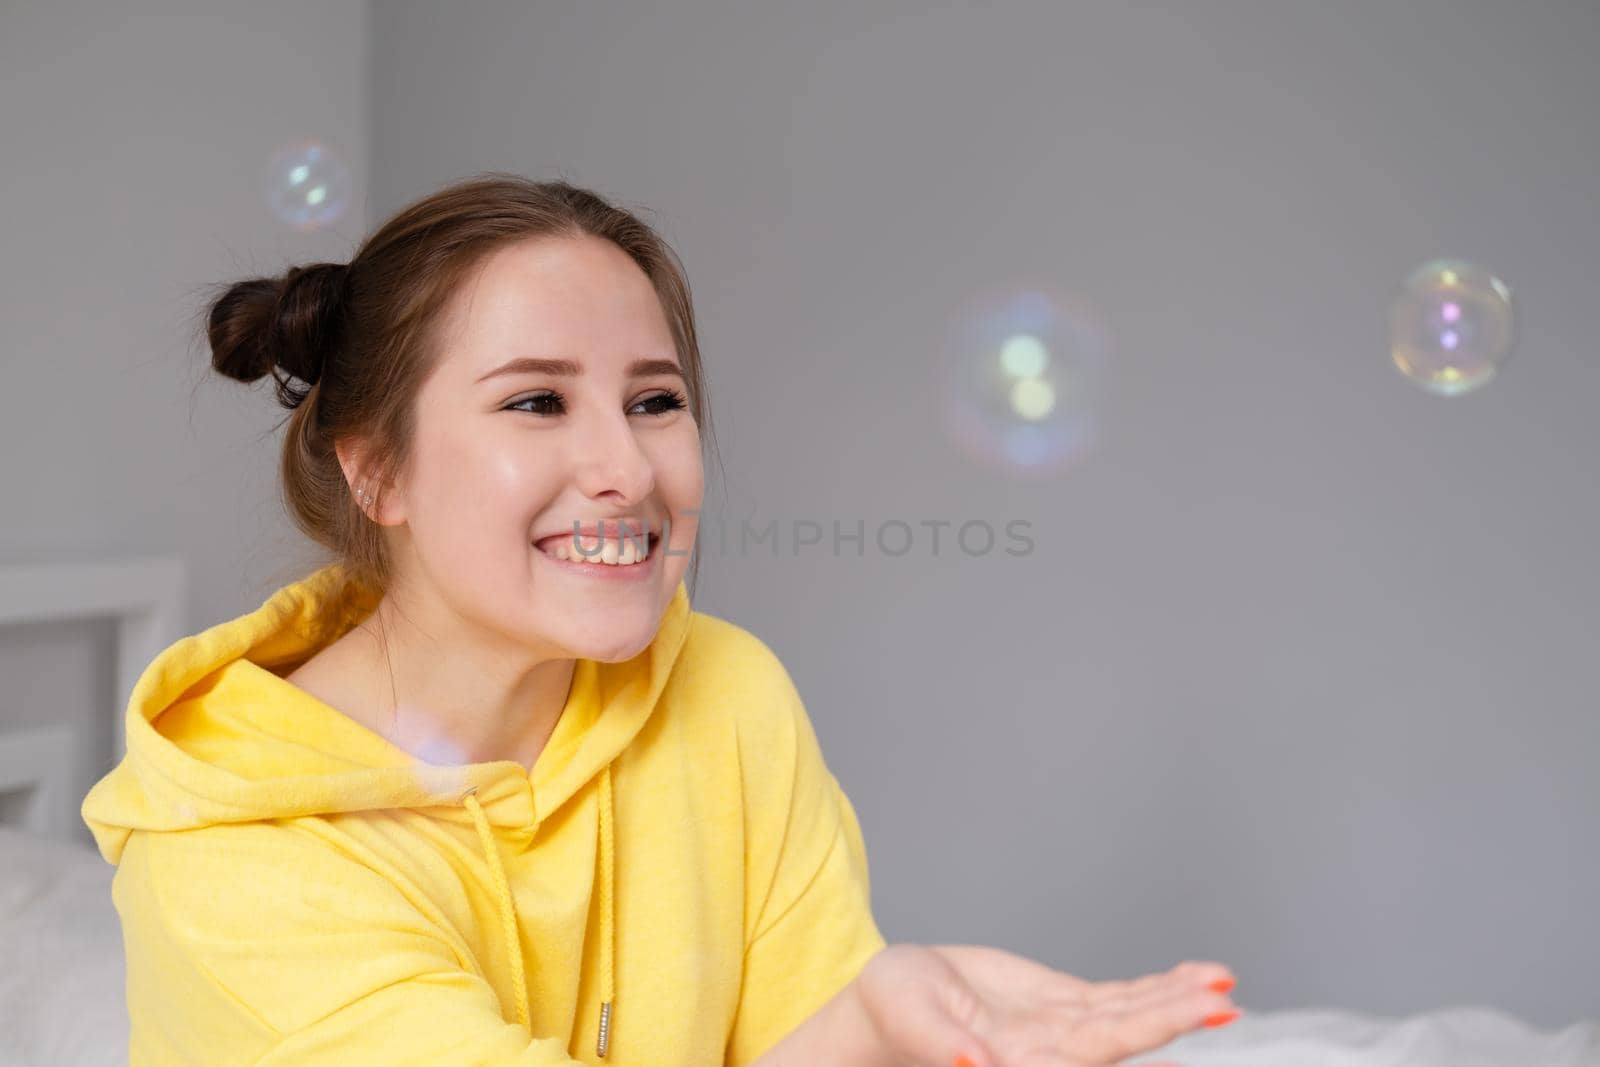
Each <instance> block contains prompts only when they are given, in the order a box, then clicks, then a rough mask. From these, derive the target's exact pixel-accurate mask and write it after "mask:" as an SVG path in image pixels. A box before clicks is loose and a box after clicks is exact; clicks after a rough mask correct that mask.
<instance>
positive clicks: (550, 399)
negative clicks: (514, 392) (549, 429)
mask: <svg viewBox="0 0 1600 1067" xmlns="http://www.w3.org/2000/svg"><path fill="white" fill-rule="evenodd" d="M524 404H533V405H535V406H534V407H532V408H525V407H523V406H522V405H524ZM550 404H555V405H557V406H560V405H562V404H564V401H563V400H562V398H561V394H560V393H539V394H537V395H535V396H525V397H523V398H522V399H521V400H518V401H515V402H513V403H511V404H508V405H506V410H507V411H526V412H528V413H529V414H530V415H553V414H555V412H553V411H551V410H550V409H549V406H548V405H550Z"/></svg>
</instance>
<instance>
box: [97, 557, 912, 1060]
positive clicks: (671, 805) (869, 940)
mask: <svg viewBox="0 0 1600 1067" xmlns="http://www.w3.org/2000/svg"><path fill="white" fill-rule="evenodd" d="M377 602H378V596H377V594H376V593H375V592H374V591H373V590H372V589H370V588H368V587H366V586H363V585H360V584H358V583H356V582H354V581H353V580H351V579H350V578H349V577H348V575H347V572H345V571H344V570H343V569H342V568H341V567H340V566H339V565H337V564H335V565H332V566H328V567H325V568H323V569H321V570H318V571H316V572H315V573H313V574H311V575H309V576H307V577H306V578H304V579H302V580H300V581H297V582H295V583H293V584H290V585H288V586H285V587H284V588H282V589H280V590H279V591H278V592H277V593H275V594H274V595H273V596H272V597H270V598H269V599H268V600H267V601H266V602H265V603H264V604H262V606H261V607H260V608H259V609H257V610H255V611H253V612H250V613H249V614H247V615H243V616H240V617H239V618H237V619H233V620H231V621H229V622H225V623H221V624H219V625H217V626H214V627H212V628H211V629H209V630H206V631H204V632H202V633H199V634H196V635H194V636H191V637H186V638H184V639H182V640H180V641H178V642H176V643H174V644H173V645H172V646H171V647H169V648H167V649H166V650H165V651H163V652H162V653H161V654H160V655H159V656H158V657H157V658H156V659H155V660H154V661H153V662H152V663H151V664H150V666H149V667H148V668H146V669H145V671H144V673H143V675H142V676H141V677H140V678H139V681H138V684H137V685H136V686H135V687H134V690H133V694H132V697H131V699H130V701H129V706H128V711H127V739H128V751H127V755H126V756H125V757H124V758H123V759H122V761H121V763H120V764H119V765H118V766H117V767H116V768H114V769H113V770H112V771H111V772H110V773H108V774H107V775H106V776H105V777H104V778H102V779H101V780H100V781H99V782H97V783H96V784H95V786H94V787H93V788H92V789H91V790H90V791H89V793H88V795H87V796H86V797H85V799H84V802H83V808H82V815H83V818H84V821H85V822H86V823H87V824H88V826H89V828H90V829H91V830H92V831H93V833H94V836H95V840H96V842H97V843H98V846H99V849H100V853H101V855H102V856H104V857H105V859H106V860H107V861H108V862H110V863H113V864H116V865H117V871H116V874H115V877H114V879H113V881H112V899H113V901H114V903H115V905H116V908H117V913H118V915H119V916H120V919H121V923H122V931H123V939H124V948H125V950H126V958H127V968H128V969H127V1003H128V1012H129V1016H130V1021H131V1023H132V1033H131V1039H130V1048H129V1062H130V1067H157V1065H159V1067H169V1065H176V1064H206V1065H228V1067H232V1065H240V1067H244V1065H251V1067H287V1065H294V1067H313V1065H322V1064H330V1065H331V1064H339V1065H341V1067H345V1065H350V1064H366V1063H371V1064H382V1065H385V1067H398V1065H402V1064H417V1065H423V1064H426V1065H428V1067H467V1065H475V1067H490V1065H504V1067H512V1065H520V1067H538V1065H550V1064H574V1063H580V1062H581V1063H588V1064H597V1063H601V1062H604V1063H610V1064H615V1065H617V1067H715V1065H726V1067H743V1065H745V1064H749V1063H750V1062H752V1061H753V1060H755V1059H756V1058H757V1057H758V1056H760V1055H761V1054H762V1053H763V1052H765V1051H766V1050H767V1049H768V1048H770V1047H771V1046H772V1045H774V1044H776V1043H777V1042H778V1041H779V1040H780V1039H781V1038H782V1037H783V1036H784V1035H785V1034H787V1033H788V1032H789V1031H791V1030H793V1029H794V1028H795V1027H796V1026H798V1025H799V1024H800V1023H801V1022H802V1021H803V1020H804V1019H805V1018H807V1017H808V1016H809V1015H811V1014H812V1013H814V1012H815V1011H816V1010H817V1009H818V1008H820V1007H821V1006H822V1005H823V1004H824V1003H825V1002H826V1001H827V1000H829V999H830V998H831V997H832V996H833V995H834V993H836V992H837V991H838V990H839V989H841V988H843V987H844V986H845V985H847V984H848V983H849V982H850V981H851V980H852V979H853V978H854V977H855V976H856V974H857V973H858V972H859V971H860V969H861V967H862V965H863V964H864V963H865V962H866V961H867V959H868V958H869V957H871V956H872V955H873V954H874V953H875V952H877V951H878V950H879V949H880V948H882V947H883V946H884V939H883V937H882V935H881V934H880V933H879V931H878V928H877V925H876V923H875V922H874V919H873V915H872V911H871V903H870V897H871V892H870V888H869V882H868V875H867V856H866V849H865V846H864V842H863V839H862V834H861V830H860V826H859V824H858V823H857V821H856V815H855V812H854V810H853V809H852V807H851V804H850V801H849V800H848V798H847V797H846V796H845V794H844V792H843V790H842V789H841V788H840V786H839V782H838V780H837V779H836V778H835V777H834V776H833V775H832V773H830V771H829V770H828V768H827V765H826V764H825V763H824V761H823V757H822V752H821V750H820V748H819V746H818V742H817V737H816V734H815V732H814V731H813V728H812V724H811V722H810V720H809V718H808V717H807V714H806V710H805V707H804V705H803V704H802V703H801V700H800V697H799V695H798V693H797V692H796V690H795V688H794V685H793V684H792V681H791V679H790V677H789V675H788V673H787V672H786V671H785V669H784V667H783V666H782V664H781V663H780V662H779V660H778V659H777V657H776V656H775V655H774V654H773V652H772V651H771V650H770V649H769V648H768V647H767V646H766V645H765V644H764V643H762V641H761V640H760V639H759V638H757V637H755V636H754V635H753V634H751V633H749V632H748V631H746V630H744V629H742V628H740V627H738V626H736V625H734V624H733V623H730V622H727V621H725V620H722V619H719V618H716V617H714V616H710V615H706V614H704V613H701V612H697V611H693V610H692V609H691V608H690V606H689V596H688V592H687V590H686V588H685V586H684V585H683V583H681V582H680V583H679V585H678V589H677V591H676V593H675V594H674V596H673V600H672V602H671V604H670V605H669V607H668V608H667V610H666V612H665V614H664V615H663V618H662V621H661V626H660V629H659V631H658V632H657V634H656V636H655V638H654V639H653V640H652V642H651V644H650V645H649V646H648V647H647V648H646V649H645V650H644V651H642V652H641V653H639V655H637V656H635V657H634V658H633V659H631V660H628V661H627V662H625V663H617V664H607V663H599V662H596V661H592V660H579V661H578V663H577V666H576V670H575V672H574V676H573V680H572V687H571V690H570V692H569V694H568V697H567V701H566V704H565V706H564V707H563V710H562V713H561V717H560V719H559V720H558V721H557V724H556V727H555V731H554V733H553V734H552V735H551V737H550V739H549V741H548V743H547V744H546V746H545V748H544V749H543V751H542V752H541V753H540V755H539V758H538V760H537V761H536V762H535V764H534V766H533V770H532V772H531V773H530V772H529V770H528V769H527V768H526V767H525V766H523V765H521V764H518V763H516V762H514V761H511V760H503V761H496V762H489V763H473V764H469V765H464V766H442V765H440V766H436V765H434V764H431V763H427V762H423V761H420V760H418V759H417V758H415V757H413V756H411V755H410V754H408V753H407V752H406V751H404V750H402V749H400V748H398V747H397V746H395V745H394V744H392V743H391V742H389V741H388V740H386V739H385V738H383V737H381V736H380V735H378V734H376V733H373V732H372V731H371V730H368V729H367V728H366V727H364V726H362V725H360V724H359V723H357V722H356V721H355V720H354V719H351V718H349V717H348V716H346V715H344V714H342V713H340V712H338V711H336V710H334V709H333V708H331V707H329V706H328V705H326V704H324V703H322V702H321V701H319V700H317V699H316V698H314V697H313V696H311V695H310V694H309V693H308V692H306V691H305V690H303V689H300V688H299V687H298V686H295V685H293V684H291V683H290V682H287V681H285V680H284V678H283V676H284V675H286V674H288V673H289V672H290V671H292V670H293V669H295V668H296V667H297V666H299V665H300V664H301V663H302V662H304V661H305V660H306V659H307V658H309V657H310V656H311V655H312V654H313V653H314V652H316V651H317V650H318V649H320V648H322V647H324V646H325V645H327V644H328V643H330V642H332V641H333V640H335V639H336V638H338V637H339V636H341V635H342V634H344V633H345V632H346V631H347V630H349V629H350V628H351V627H352V626H354V625H355V624H356V623H357V622H359V621H360V620H361V619H363V618H364V617H365V616H366V615H367V614H368V613H370V612H371V611H372V609H373V608H374V607H375V606H376V604H377Z"/></svg>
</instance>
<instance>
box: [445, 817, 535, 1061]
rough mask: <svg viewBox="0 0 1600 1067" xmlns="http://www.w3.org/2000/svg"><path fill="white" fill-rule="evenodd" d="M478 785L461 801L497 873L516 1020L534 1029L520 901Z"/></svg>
mask: <svg viewBox="0 0 1600 1067" xmlns="http://www.w3.org/2000/svg"><path fill="white" fill-rule="evenodd" d="M477 792H478V787H477V786H473V787H472V788H470V789H468V790H467V791H466V792H465V793H463V794H462V795H461V802H462V803H463V804H465V805H466V806H467V810H468V811H470V812H471V813H472V821H473V823H474V824H476V826H477V827H478V842H479V844H481V845H483V855H484V858H485V859H487V860H488V861H489V873H490V874H492V875H493V876H494V896H495V901H496V902H497V903H498V904H499V905H500V933H501V935H502V936H503V937H504V938H505V942H506V951H507V953H509V954H510V956H511V988H512V989H513V990H514V991H515V993H516V997H517V1021H518V1022H519V1023H521V1024H522V1028H523V1029H524V1030H529V1031H531V1030H532V1028H533V1024H532V1022H531V1020H530V1019H529V1018H528V978H527V975H526V974H524V973H523V972H524V964H523V962H522V937H521V935H520V934H518V933H517V903H516V901H514V900H512V899H511V887H510V885H509V884H508V883H507V882H506V870H505V868H504V867H503V866H501V865H500V849H499V847H498V846H497V845H496V844H495V843H494V832H493V831H492V830H490V829H489V818H488V816H486V815H484V813H483V805H482V804H480V803H478V797H477Z"/></svg>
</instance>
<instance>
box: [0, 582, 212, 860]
mask: <svg viewBox="0 0 1600 1067" xmlns="http://www.w3.org/2000/svg"><path fill="white" fill-rule="evenodd" d="M186 590H187V571H186V568H185V567H184V564H183V561H182V559H181V558H179V557H177V556H154V557H147V558H138V559H118V560H87V561H84V562H82V563H22V564H17V563H13V564H4V565H0V626H16V625H27V624H29V623H40V622H57V621H61V620H67V619H99V618H109V619H111V620H113V621H114V622H115V623H116V645H115V651H114V653H113V655H114V660H115V662H114V664H113V670H114V672H115V679H116V700H115V702H114V704H113V706H112V707H110V708H107V709H105V710H106V714H107V716H108V717H109V718H110V720H111V724H110V725H111V731H112V733H111V738H112V740H111V746H112V749H111V750H112V753H113V755H114V757H115V758H116V759H119V760H120V759H121V758H122V756H123V753H124V752H125V751H126V747H127V741H126V738H125V736H124V729H123V716H124V715H125V714H126V712H127V707H128V698H129V697H130V696H131V695H132V693H133V686H134V683H135V682H137V681H138V680H139V675H140V674H142V673H143V672H144V669H145V668H146V667H147V666H149V665H150V662H151V661H152V660H153V659H155V657H156V654H157V653H159V652H160V651H161V650H162V649H164V648H166V647H167V646H168V645H170V644H172V642H174V641H176V640H178V639H179V638H180V637H182V636H183V635H184V622H185V620H184V613H185V608H184V604H185V599H186V595H187V593H186ZM86 740H87V739H84V738H80V737H78V736H77V733H76V731H75V730H72V729H68V728H61V727H51V728H45V727H38V728H35V727H29V728H24V729H8V730H0V793H15V794H18V795H20V796H21V797H22V798H23V799H22V802H21V805H20V811H21V816H20V820H13V821H14V822H16V823H17V825H18V826H19V828H20V829H23V830H26V831H28V832H30V833H36V834H40V835H42V836H47V837H64V836H66V835H67V834H68V832H69V830H70V828H72V827H74V826H75V825H76V822H77V819H78V812H77V808H78V802H79V801H81V798H79V797H75V796H74V794H75V792H76V789H75V788H74V786H73V784H72V774H73V772H74V770H75V767H76V762H77V761H76V756H75V754H74V749H75V748H76V747H77V746H78V745H80V744H84V743H85V742H86Z"/></svg>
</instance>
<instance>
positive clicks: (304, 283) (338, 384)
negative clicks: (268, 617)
mask: <svg viewBox="0 0 1600 1067" xmlns="http://www.w3.org/2000/svg"><path fill="white" fill-rule="evenodd" d="M585 235H590V236H595V237H602V238H605V239H606V240H608V241H611V242H612V243H614V244H615V245H617V246H618V247H619V248H621V249H622V250H623V251H624V252H626V253H628V255H629V256H631V257H632V258H633V260H634V262H635V263H637V264H638V265H639V267H640V269H641V270H643V271H644V273H645V275H646V276H647V277H649V279H650V281H651V283H652V284H653V285H654V286H655V290H656V293H657V294H658V295H659V297H660V299H661V306H662V310H663V311H664V312H665V313H666V318H667V322H668V324H669V325H670V327H671V329H672V335H673V340H674V343H675V344H676V346H677V353H678V359H679V362H680V363H681V365H682V367H683V373H684V378H685V379H686V382H685V385H686V392H687V400H688V407H689V412H690V413H691V414H692V415H693V417H694V420H695V423H696V425H697V426H698V427H699V429H700V440H701V445H702V448H704V446H705V444H706V443H707V441H708V440H709V441H710V442H711V444H712V447H713V449H714V448H715V437H714V435H713V434H712V433H711V427H710V411H709V408H708V407H707V403H706V393H705V382H704V375H703V373H702V371H701V366H700V349H699V345H698V343H697V341H696V339H695V326H694V309H693V305H692V302H691V299H690V292H689V282H688V279H687V278H686V276H685V274H684V270H683V265H682V263H681V262H680V261H679V260H678V258H677V256H676V254H675V253H674V252H673V251H672V249H671V248H670V247H669V246H668V245H667V243H666V242H665V241H664V240H662V239H661V238H660V237H659V236H658V235H657V234H656V233H655V231H654V230H652V229H651V228H650V227H649V226H647V225H646V224H645V223H644V222H642V221H641V220H640V219H639V218H638V217H637V216H635V215H634V214H632V213H630V212H629V211H626V210H623V209H622V208H620V207H617V206H615V205H613V204H611V203H609V202H607V201H606V200H605V199H603V198H602V197H601V196H599V195H598V194H597V193H594V192H592V191H590V190H587V189H582V188H578V187H575V186H573V185H569V184H568V183H567V182H566V181H564V180H562V181H548V182H535V181H532V180H530V179H527V178H524V177H522V176H520V175H516V174H503V173H496V172H488V173H482V174H479V175H477V176H474V177H472V178H469V179H466V180H463V181H460V182H457V183H455V184H453V185H449V186H446V187H445V188H443V189H440V190H439V191H438V192H435V193H434V194H433V195H431V196H428V197H425V198H424V199H422V200H419V201H417V202H416V203H414V204H412V205H410V206H409V207H406V208H404V209H403V210H401V211H400V212H399V213H397V214H396V215H394V216H393V217H392V218H390V219H389V220H388V221H387V222H386V223H384V224H383V225H382V226H381V227H380V228H379V229H378V230H377V232H376V233H374V234H372V235H371V236H370V237H368V238H367V239H366V241H365V242H364V243H363V244H362V245H361V248H360V249H359V250H358V251H357V252H356V255H355V257H354V258H353V259H352V260H351V261H350V262H349V263H348V264H341V263H313V264H309V265H306V266H296V267H291V268H290V269H289V270H288V271H287V272H286V273H285V274H284V275H282V276H281V277H276V278H253V279H249V280H245V281H238V282H232V283H227V282H224V283H221V285H220V286H218V287H216V288H217V289H221V290H223V291H222V292H221V295H220V296H216V297H215V298H214V299H212V300H211V301H210V302H209V306H208V307H207V308H206V310H205V311H204V314H205V326H206V333H207V336H208V339H209V341H210V345H211V364H212V366H213V367H214V368H215V369H216V370H217V371H219V372H221V373H222V374H225V375H227V376H228V377H229V378H234V379H237V380H239V381H243V382H253V381H256V380H257V379H260V378H263V377H265V376H266V375H267V374H268V373H269V372H270V373H271V374H272V376H273V378H274V379H275V380H276V383H277V386H276V391H277V398H278V401H279V402H280V403H281V404H283V405H284V406H285V407H287V408H289V409H290V411H291V412H292V413H291V414H290V415H289V416H288V417H287V421H288V423H289V430H288V433H287V435H286V436H285V439H284V444H283V458H282V462H281V466H280V475H281V478H282V490H283V497H284V501H285V503H286V505H287V507H288V511H289V514H290V516H291V517H292V518H293V520H294V522H295V525H296V526H298V527H299V528H300V529H301V530H302V531H303V532H304V533H305V534H306V535H307V536H309V537H310V538H311V539H312V540H314V541H315V542H317V543H318V544H320V545H322V546H323V547H324V548H326V549H327V550H329V552H331V553H332V555H333V557H334V559H335V561H337V562H341V563H343V564H344V565H345V566H346V567H347V568H349V569H350V570H351V571H352V572H353V573H354V574H355V575H356V576H357V577H359V578H361V579H363V580H365V581H367V582H368V583H371V584H373V585H375V586H377V587H378V588H379V589H386V588H387V587H388V583H389V581H390V579H391V577H392V569H391V561H390V559H389V556H388V552H387V547H386V544H385V541H384V538H383V531H382V528H381V527H380V526H379V525H378V524H377V523H375V522H373V521H372V520H371V519H370V518H369V517H368V516H367V514H366V512H365V511H363V510H362V509H361V507H360V506H359V505H358V503H357V501H356V499H355V496H354V493H353V491H352V487H351V486H350V485H349V484H348V483H347V482H346V480H345V475H344V471H343V469H342V468H341V467H340V465H339V459H338V456H337V454H336V453H335V451H334V447H333V445H334V442H335V441H338V440H343V439H347V438H354V439H357V440H361V441H364V442H365V443H366V446H367V447H366V449H365V450H364V452H363V456H362V462H363V478H364V479H365V481H366V484H368V485H370V486H372V487H373V489H374V491H375V493H381V492H382V488H381V487H382V486H383V484H384V483H385V482H386V481H388V480H389V479H390V478H391V477H392V476H393V475H394V474H395V473H396V472H398V471H399V470H401V469H403V468H404V466H405V464H406V462H407V461H408V459H409V456H410V453H411V448H412V438H413V428H414V418H415V399H416V395H417V392H418V390H419V389H420V388H421V385H422V383H423V382H424V381H425V380H426V378H427V376H428V374H429V371H430V370H431V368H432V366H433V364H434V362H435V361H436V359H437V353H438V340H439V336H440V332H439V331H440V329H441V323H442V315H443V312H444V309H445V308H446V306H447V304H448V302H449V300H450V297H451V295H452V294H453V293H454V292H455V291H456V290H457V288H458V287H459V286H460V285H461V284H462V283H463V282H464V281H465V280H466V279H467V278H468V277H469V276H470V275H471V274H472V272H473V270H474V268H475V267H476V266H477V265H478V264H480V263H481V262H482V260H483V259H484V258H485V257H486V256H487V255H488V254H490V253H491V252H493V251H495V250H497V249H499V248H501V247H503V246H505V245H508V244H511V243H514V242H517V241H521V240H525V239H529V238H537V237H574V238H576V237H583V236H585ZM357 488H359V486H357ZM699 563H700V548H699V541H698V539H697V540H696V543H695V549H694V552H693V554H692V555H691V557H690V566H689V585H690V589H691V591H692V589H693V586H694V581H695V575H696V573H697V571H698V569H699Z"/></svg>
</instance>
